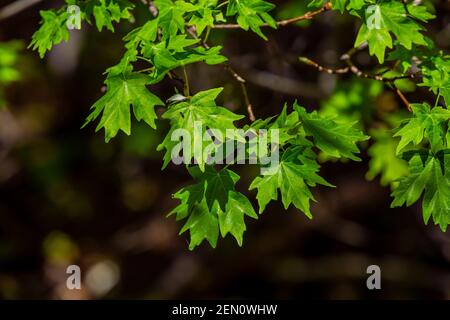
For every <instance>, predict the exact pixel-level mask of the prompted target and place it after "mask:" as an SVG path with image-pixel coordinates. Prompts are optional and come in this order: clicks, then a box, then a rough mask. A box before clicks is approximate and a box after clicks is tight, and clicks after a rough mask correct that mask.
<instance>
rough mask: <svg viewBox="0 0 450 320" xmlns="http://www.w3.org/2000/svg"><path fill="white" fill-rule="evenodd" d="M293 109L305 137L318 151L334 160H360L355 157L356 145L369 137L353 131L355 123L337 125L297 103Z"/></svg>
mask: <svg viewBox="0 0 450 320" xmlns="http://www.w3.org/2000/svg"><path fill="white" fill-rule="evenodd" d="M294 109H295V110H296V111H297V113H298V115H299V117H300V122H301V123H302V125H303V128H304V130H305V133H306V135H307V136H312V137H313V139H314V144H315V145H316V146H317V147H318V148H319V149H320V150H322V151H323V152H324V153H326V154H327V155H329V156H332V157H336V158H341V157H344V158H348V159H351V160H355V161H359V160H361V159H360V158H358V157H357V156H356V155H355V154H356V153H359V149H358V146H357V143H358V142H360V141H365V140H367V139H368V138H369V137H368V136H365V135H364V134H363V133H362V132H361V130H359V129H355V128H354V127H353V125H354V124H355V123H352V124H349V123H339V122H336V121H335V120H332V119H329V118H326V117H324V116H321V115H319V114H318V113H317V111H313V112H311V113H308V112H306V110H305V108H303V107H300V106H299V105H298V104H297V103H295V104H294Z"/></svg>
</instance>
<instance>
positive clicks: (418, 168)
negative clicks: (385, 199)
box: [391, 149, 450, 231]
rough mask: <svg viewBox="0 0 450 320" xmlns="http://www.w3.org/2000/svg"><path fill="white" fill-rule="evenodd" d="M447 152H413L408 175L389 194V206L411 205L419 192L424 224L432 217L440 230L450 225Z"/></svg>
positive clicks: (449, 186)
mask: <svg viewBox="0 0 450 320" xmlns="http://www.w3.org/2000/svg"><path fill="white" fill-rule="evenodd" d="M449 154H450V151H449V150H448V149H446V150H441V151H439V152H438V153H436V155H433V154H432V153H430V152H428V151H422V152H414V153H413V155H412V157H411V159H410V160H409V175H407V176H406V177H404V178H402V179H400V180H399V186H398V187H397V188H396V189H395V190H394V191H393V192H392V196H393V197H394V200H393V201H392V204H391V207H398V206H402V205H403V204H405V203H406V205H407V206H410V205H412V204H413V203H415V202H416V201H417V200H418V199H419V198H420V196H421V195H422V193H424V196H423V203H422V209H423V218H424V221H425V223H428V221H429V219H430V217H433V221H434V223H435V224H438V225H439V226H440V228H441V229H442V231H445V230H446V228H447V225H448V224H449V223H450V202H449V201H448V199H450V175H449V171H448V168H449V164H450V161H449Z"/></svg>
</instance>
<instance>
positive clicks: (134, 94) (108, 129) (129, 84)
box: [83, 69, 164, 142]
mask: <svg viewBox="0 0 450 320" xmlns="http://www.w3.org/2000/svg"><path fill="white" fill-rule="evenodd" d="M105 83H106V86H107V91H106V93H105V95H103V97H101V98H100V99H99V100H98V101H97V102H96V103H95V104H94V105H93V106H92V107H91V109H93V111H92V113H91V114H90V115H89V116H88V117H87V119H86V122H85V124H84V125H83V127H84V126H86V125H87V124H88V123H89V122H91V121H94V120H95V119H96V118H97V117H98V116H99V115H100V114H101V113H103V115H102V117H101V119H100V122H99V124H98V125H97V128H96V131H98V130H100V129H101V128H104V129H105V140H106V142H108V141H109V140H110V139H111V138H113V137H115V136H116V134H117V132H118V131H119V130H122V131H123V132H125V133H126V134H127V135H130V133H131V119H130V106H131V105H132V106H133V113H134V116H135V117H136V119H137V120H138V121H140V120H144V121H145V122H146V123H147V124H149V125H150V126H151V127H152V128H156V125H155V119H156V118H157V116H156V113H155V110H154V108H155V106H163V105H164V103H163V102H162V101H161V99H159V98H158V97H157V96H155V95H154V94H152V93H151V92H150V91H149V90H148V89H147V88H146V85H148V84H150V83H151V79H150V77H148V76H146V75H144V74H141V73H135V72H131V70H130V69H128V71H126V72H124V73H118V74H116V73H111V72H110V74H109V76H108V77H107V79H106V81H105Z"/></svg>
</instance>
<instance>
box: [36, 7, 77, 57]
mask: <svg viewBox="0 0 450 320" xmlns="http://www.w3.org/2000/svg"><path fill="white" fill-rule="evenodd" d="M40 14H41V17H42V21H41V27H40V28H39V30H38V31H36V32H35V33H34V34H33V37H32V40H31V43H30V45H29V46H28V47H29V48H30V47H31V48H32V49H33V50H38V52H39V56H40V57H41V58H43V57H44V55H45V52H47V51H48V50H50V49H51V48H52V47H53V46H54V45H56V44H58V43H60V42H61V41H63V40H64V41H68V40H69V30H68V28H67V27H66V21H67V13H66V12H64V11H63V12H61V13H57V12H54V11H51V10H47V11H41V12H40Z"/></svg>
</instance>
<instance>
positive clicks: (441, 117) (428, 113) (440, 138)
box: [394, 103, 450, 154]
mask: <svg viewBox="0 0 450 320" xmlns="http://www.w3.org/2000/svg"><path fill="white" fill-rule="evenodd" d="M411 109H412V111H413V117H412V118H410V119H408V120H407V122H406V124H404V125H403V126H402V127H401V128H400V130H398V131H397V132H396V133H395V134H394V136H395V137H400V142H399V144H398V146H397V154H399V153H400V152H401V151H402V150H403V149H404V148H405V147H406V146H408V144H410V143H412V144H413V145H419V144H420V143H421V142H422V141H423V139H424V138H426V139H427V140H428V142H429V143H430V145H431V148H432V150H438V149H442V148H443V147H444V145H445V144H446V134H447V131H448V128H447V124H448V121H449V120H450V110H447V109H443V108H441V107H435V108H430V106H429V105H428V104H426V103H423V104H417V103H416V104H411Z"/></svg>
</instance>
